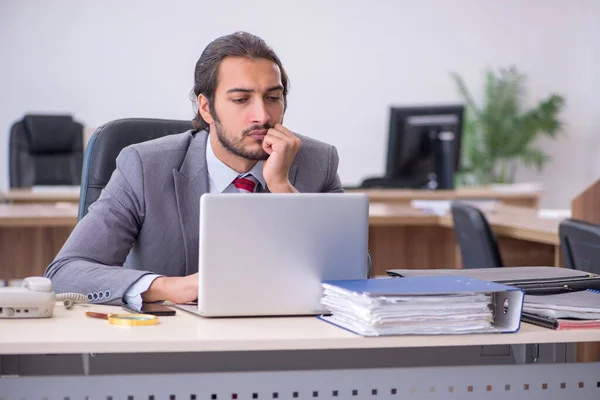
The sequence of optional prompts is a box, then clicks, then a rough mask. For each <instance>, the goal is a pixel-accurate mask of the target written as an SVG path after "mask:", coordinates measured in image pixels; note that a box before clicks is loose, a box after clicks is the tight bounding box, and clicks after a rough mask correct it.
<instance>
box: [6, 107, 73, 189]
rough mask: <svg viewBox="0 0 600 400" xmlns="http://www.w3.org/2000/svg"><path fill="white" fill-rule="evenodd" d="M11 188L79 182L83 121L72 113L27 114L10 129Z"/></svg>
mask: <svg viewBox="0 0 600 400" xmlns="http://www.w3.org/2000/svg"><path fill="white" fill-rule="evenodd" d="M8 158H9V181H10V183H9V184H10V187H11V188H26V187H32V186H35V185H79V184H80V182H81V165H82V160H83V125H81V124H80V123H78V122H75V121H74V120H73V117H71V116H70V115H25V117H24V118H23V119H22V120H21V121H17V122H15V123H14V124H13V126H12V127H11V129H10V137H9V152H8Z"/></svg>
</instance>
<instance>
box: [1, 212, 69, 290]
mask: <svg viewBox="0 0 600 400" xmlns="http://www.w3.org/2000/svg"><path fill="white" fill-rule="evenodd" d="M76 223H77V205H76V204H74V203H59V204H0V279H6V280H8V279H21V278H26V277H27V276H34V275H37V276H39V275H43V273H44V270H45V269H46V267H47V266H48V264H50V262H51V261H52V260H53V259H54V257H55V256H56V254H57V253H58V251H59V250H60V249H61V248H62V246H63V244H64V243H65V242H66V240H67V238H68V237H69V235H70V234H71V231H73V228H74V227H75V224H76Z"/></svg>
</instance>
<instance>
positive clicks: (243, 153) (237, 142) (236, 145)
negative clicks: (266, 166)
mask: <svg viewBox="0 0 600 400" xmlns="http://www.w3.org/2000/svg"><path fill="white" fill-rule="evenodd" d="M263 129H271V126H270V125H269V124H265V125H262V126H261V125H254V126H251V127H250V128H248V129H246V130H244V131H243V132H242V138H240V139H236V138H234V137H233V136H231V135H229V133H228V132H227V131H225V129H224V128H223V125H221V123H220V122H219V121H218V120H217V119H215V131H216V134H217V139H219V142H221V144H222V145H223V147H225V148H226V149H227V150H229V151H230V152H231V153H233V154H235V155H236V156H238V157H242V158H245V159H247V160H252V161H260V160H266V159H267V158H269V153H267V152H266V151H264V150H263V148H262V140H261V141H259V142H258V143H260V144H261V148H260V149H257V150H246V149H245V148H244V145H243V144H242V139H243V138H244V137H245V136H246V135H247V134H249V133H250V132H252V131H256V130H263Z"/></svg>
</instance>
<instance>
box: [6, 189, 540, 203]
mask: <svg viewBox="0 0 600 400" xmlns="http://www.w3.org/2000/svg"><path fill="white" fill-rule="evenodd" d="M347 192H348V193H366V194H367V195H368V196H369V201H370V202H371V203H399V204H407V205H408V204H410V202H411V201H412V200H455V199H483V200H485V199H496V200H500V201H502V202H503V203H504V204H507V205H513V206H521V207H529V208H537V207H538V204H539V199H540V196H541V194H542V192H541V191H539V190H529V191H521V192H503V191H498V190H493V189H491V188H459V189H456V190H412V189H388V190H382V189H351V190H347ZM0 200H4V201H8V202H11V203H40V202H74V203H77V202H78V201H79V190H78V189H77V188H62V189H60V190H58V189H57V190H56V191H52V190H51V188H44V189H43V190H39V191H36V190H30V189H11V190H8V191H5V192H4V193H1V194H0Z"/></svg>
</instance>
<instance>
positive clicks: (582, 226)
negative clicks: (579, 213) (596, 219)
mask: <svg viewBox="0 0 600 400" xmlns="http://www.w3.org/2000/svg"><path fill="white" fill-rule="evenodd" d="M558 236H559V237H560V247H561V249H562V251H563V255H564V261H565V266H566V267H567V268H572V269H577V270H580V271H586V272H591V273H595V274H600V225H596V224H591V223H589V222H585V221H580V220H577V219H571V218H569V219H566V220H564V221H562V222H561V223H560V225H559V228H558Z"/></svg>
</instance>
